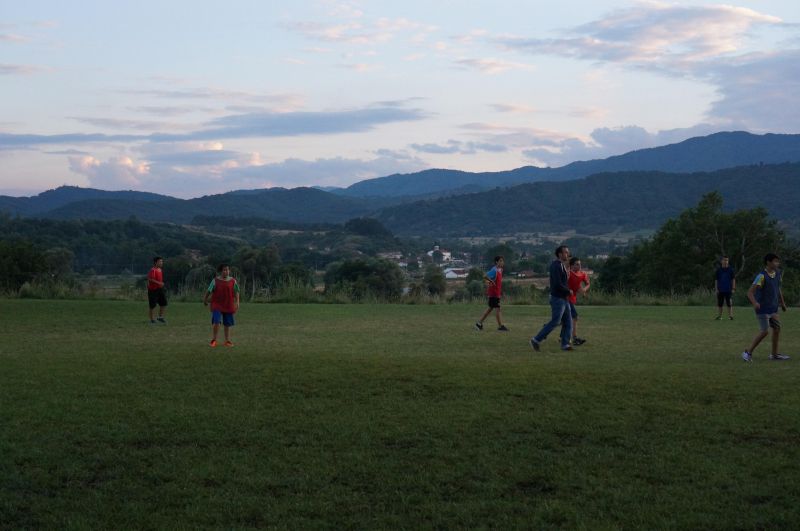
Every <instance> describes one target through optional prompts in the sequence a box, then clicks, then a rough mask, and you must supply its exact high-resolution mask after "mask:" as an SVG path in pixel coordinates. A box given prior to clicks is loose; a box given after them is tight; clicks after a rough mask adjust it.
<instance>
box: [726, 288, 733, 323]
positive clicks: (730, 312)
mask: <svg viewBox="0 0 800 531" xmlns="http://www.w3.org/2000/svg"><path fill="white" fill-rule="evenodd" d="M731 296H732V295H731V294H730V293H728V294H727V296H726V297H725V301H726V302H727V303H728V319H733V302H732V301H731Z"/></svg>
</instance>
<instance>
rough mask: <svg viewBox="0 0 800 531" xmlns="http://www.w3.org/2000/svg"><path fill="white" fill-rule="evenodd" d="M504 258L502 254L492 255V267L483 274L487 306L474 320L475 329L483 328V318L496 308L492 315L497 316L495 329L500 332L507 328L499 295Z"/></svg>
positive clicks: (500, 293)
mask: <svg viewBox="0 0 800 531" xmlns="http://www.w3.org/2000/svg"><path fill="white" fill-rule="evenodd" d="M505 263H506V262H505V259H504V258H503V257H502V256H495V257H494V267H492V268H491V269H490V270H489V271H488V272H487V273H486V274H485V275H483V281H484V282H486V284H487V286H488V287H487V288H486V296H487V297H488V299H489V307H488V308H486V311H485V312H483V315H481V318H480V319H478V320H477V321H475V330H483V320H484V319H486V318H487V317H489V314H490V313H492V310H497V311H496V312H495V314H494V316H495V317H496V318H497V329H498V330H499V331H501V332H508V328H506V325H504V324H503V317H502V315H501V314H500V297H501V295H502V293H503V266H504V265H505Z"/></svg>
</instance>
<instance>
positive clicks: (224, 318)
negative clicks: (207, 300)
mask: <svg viewBox="0 0 800 531" xmlns="http://www.w3.org/2000/svg"><path fill="white" fill-rule="evenodd" d="M211 324H215V325H218V324H222V325H223V326H233V325H235V324H236V323H235V322H234V320H233V314H232V313H224V312H221V311H219V310H214V311H213V312H211Z"/></svg>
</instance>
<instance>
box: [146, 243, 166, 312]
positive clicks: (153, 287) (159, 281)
mask: <svg viewBox="0 0 800 531" xmlns="http://www.w3.org/2000/svg"><path fill="white" fill-rule="evenodd" d="M162 267H164V259H163V258H161V257H160V256H156V257H155V258H153V267H152V269H150V272H149V273H147V303H148V305H149V306H150V324H156V322H159V323H161V324H167V321H165V320H164V308H166V307H167V290H166V289H164V272H163V271H162V270H161V268H162ZM156 306H158V320H157V321H156V319H155V318H154V315H153V311H154V310H155V309H156Z"/></svg>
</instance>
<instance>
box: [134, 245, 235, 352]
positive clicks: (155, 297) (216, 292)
mask: <svg viewBox="0 0 800 531" xmlns="http://www.w3.org/2000/svg"><path fill="white" fill-rule="evenodd" d="M163 267H164V259H163V258H162V257H160V256H156V257H155V258H153V267H152V268H151V269H150V272H149V273H148V274H147V302H148V304H149V306H150V323H151V324H156V323H161V324H167V321H166V320H165V318H164V310H165V309H166V307H167V291H166V288H165V287H164V272H163V269H162V268H163ZM209 302H210V303H211V305H210V307H209V309H210V311H211V341H210V342H209V346H210V347H216V346H217V335H218V334H219V325H222V326H223V327H224V330H225V343H224V345H225V346H226V347H232V346H233V341H232V340H231V327H232V326H234V325H235V324H236V322H235V320H234V317H233V316H234V314H235V313H236V312H237V311H238V310H239V284H238V283H237V282H236V279H235V278H233V277H232V276H231V268H230V266H229V265H228V264H220V265H219V266H218V267H217V276H216V277H215V278H213V279H212V280H211V283H210V284H209V285H208V288H207V289H206V292H205V295H204V296H203V304H204V305H205V306H209ZM156 306H158V317H157V318H155V319H154V311H155V308H156Z"/></svg>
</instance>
